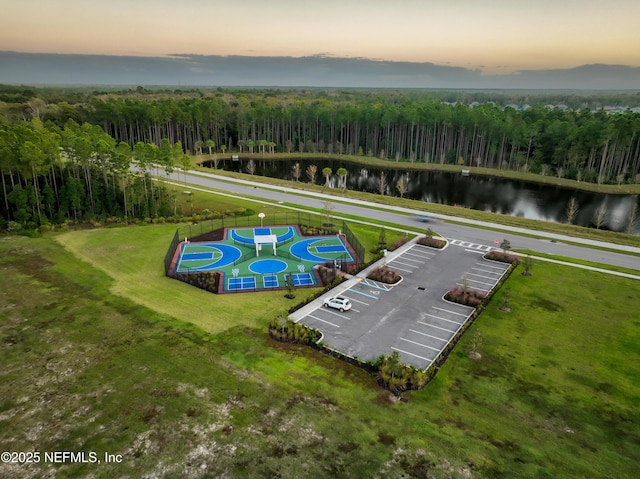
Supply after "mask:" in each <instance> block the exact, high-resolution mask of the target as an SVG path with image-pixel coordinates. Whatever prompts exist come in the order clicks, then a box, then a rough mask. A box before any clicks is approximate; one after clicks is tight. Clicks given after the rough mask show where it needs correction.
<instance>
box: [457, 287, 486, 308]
mask: <svg viewBox="0 0 640 479" xmlns="http://www.w3.org/2000/svg"><path fill="white" fill-rule="evenodd" d="M456 285H458V286H462V287H463V288H464V284H462V283H456ZM473 289H477V290H478V291H484V292H485V293H488V292H489V291H491V289H484V288H480V287H478V286H474V287H473ZM460 306H464V304H461V305H460ZM471 307H472V306H467V308H471Z"/></svg>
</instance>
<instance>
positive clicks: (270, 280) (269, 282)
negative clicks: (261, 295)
mask: <svg viewBox="0 0 640 479" xmlns="http://www.w3.org/2000/svg"><path fill="white" fill-rule="evenodd" d="M262 282H263V284H264V287H265V288H277V287H278V286H279V283H278V277H277V276H263V278H262Z"/></svg>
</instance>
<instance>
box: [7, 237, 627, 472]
mask: <svg viewBox="0 0 640 479" xmlns="http://www.w3.org/2000/svg"><path fill="white" fill-rule="evenodd" d="M148 228H149V229H148ZM156 228H157V230H156ZM162 228H164V227H131V228H122V229H121V230H122V232H121V234H125V233H126V231H128V233H129V236H131V237H140V236H145V235H149V236H153V235H156V234H158V235H159V234H160V233H157V232H154V233H153V234H151V233H148V231H152V232H153V231H160V230H161V229H162ZM113 231H120V230H118V229H114V230H110V231H106V230H103V231H102V233H103V235H104V236H101V235H97V232H86V231H82V232H74V233H68V234H67V235H64V237H65V239H64V241H63V243H64V244H65V245H69V244H77V245H85V247H83V248H84V254H83V257H82V261H81V260H79V259H78V258H77V257H75V256H74V255H72V254H71V253H70V251H74V254H75V251H76V249H75V247H74V248H73V249H72V248H69V249H66V250H65V249H63V248H62V247H61V246H60V244H59V243H58V242H57V241H53V240H52V239H51V238H37V239H29V238H23V237H11V238H3V239H1V240H0V272H1V274H0V291H2V295H3V296H2V297H3V304H2V306H0V338H2V340H1V341H0V351H1V355H0V358H1V362H2V368H0V398H2V399H1V402H0V447H1V448H2V449H3V450H23V451H26V450H40V451H53V450H71V451H97V452H98V453H100V454H102V453H103V452H110V453H112V454H123V462H122V463H120V464H100V465H97V464H66V465H52V464H38V465H30V466H27V465H22V466H20V465H10V464H9V465H7V464H3V465H0V477H44V476H49V477H53V476H54V475H56V474H57V477H86V476H89V475H91V476H92V477H193V478H199V477H230V478H258V477H260V478H262V477H283V478H289V477H296V478H297V477H301V478H305V477H308V478H315V477H344V478H370V477H374V478H375V477H379V478H400V477H404V478H409V477H417V478H418V477H434V478H469V477H473V478H486V477H492V478H493V477H495V478H513V477H522V478H536V479H537V478H544V477H548V478H567V479H569V478H571V479H573V478H576V477H585V478H587V477H588V478H616V479H617V478H632V477H636V472H637V464H638V461H639V460H640V448H639V447H638V445H639V444H640V428H638V427H637V426H638V424H639V421H640V413H639V412H638V409H637V404H638V403H639V402H638V401H640V386H638V384H637V378H638V377H640V362H639V361H638V358H639V357H640V317H639V315H638V312H637V311H638V309H637V307H635V305H637V304H638V302H639V301H640V288H638V282H637V281H634V280H630V279H625V278H619V277H614V276H607V275H604V274H601V273H594V272H589V271H584V270H579V269H575V268H570V267H564V266H558V265H552V264H546V263H542V262H540V263H538V262H536V263H535V265H534V269H533V276H532V277H523V276H521V275H520V274H519V270H517V271H516V272H515V273H514V274H513V275H512V277H511V278H510V279H509V281H508V282H507V287H508V288H509V290H510V294H511V301H510V306H511V308H512V312H511V313H502V312H500V311H499V310H498V308H497V307H498V306H499V305H500V303H501V299H502V295H503V294H504V291H505V290H504V289H503V290H502V291H501V292H500V293H499V294H498V296H497V297H496V299H495V300H494V302H493V303H492V304H491V305H490V307H489V308H488V309H487V310H486V311H485V312H484V313H483V314H482V315H481V316H480V317H479V318H478V320H477V321H476V323H474V325H473V326H472V327H471V329H470V331H469V332H468V333H467V334H466V335H465V336H464V337H463V339H462V341H461V342H460V343H459V344H458V346H457V347H456V349H455V350H454V352H453V353H452V355H451V356H450V357H449V359H448V361H447V362H446V363H445V365H444V366H443V367H442V368H441V370H440V372H439V373H438V375H437V376H436V378H435V380H434V381H433V382H431V383H430V384H429V385H428V386H427V387H426V388H425V389H424V390H421V391H415V392H410V393H407V394H405V399H406V400H407V402H395V401H391V400H390V398H389V395H388V394H387V393H386V392H384V391H383V390H381V389H380V388H379V387H378V386H377V385H376V384H375V381H374V380H373V378H371V377H370V376H369V375H368V374H366V373H365V372H363V371H361V370H359V369H357V368H355V367H352V366H350V365H347V364H345V363H343V362H341V361H338V360H336V359H334V358H332V357H329V356H326V355H323V354H321V353H319V352H316V351H314V350H311V349H310V348H305V347H296V346H287V345H282V344H279V343H275V342H273V341H272V340H270V339H269V338H268V337H267V335H266V334H265V330H266V323H265V320H264V319H262V318H263V317H264V315H265V314H264V312H258V313H246V311H251V308H252V306H251V305H250V304H249V303H250V302H251V301H254V300H255V298H256V297H260V295H261V294H262V293H258V294H256V295H232V296H230V297H231V298H235V301H237V302H239V303H242V305H241V306H236V308H237V311H240V312H241V313H243V317H242V318H240V319H239V320H238V323H237V324H238V325H237V326H235V327H234V326H233V325H231V324H227V327H226V328H224V331H222V330H221V329H219V330H218V332H216V333H215V334H211V333H207V332H204V331H202V329H201V328H199V327H195V326H192V325H188V324H187V323H185V322H184V321H183V320H180V319H176V318H177V316H176V317H171V316H170V315H167V314H162V313H159V312H158V311H161V310H170V304H171V303H172V302H173V299H174V298H173V297H172V296H170V295H161V294H158V295H157V296H155V297H154V301H151V303H153V304H152V306H153V308H150V307H146V306H141V305H139V304H136V303H134V302H133V301H131V300H129V299H127V298H126V297H124V296H123V295H122V294H120V293H118V294H114V292H116V291H118V290H117V286H116V285H117V282H118V280H117V279H114V278H112V277H110V275H111V273H109V275H107V274H105V272H104V271H102V270H99V269H97V268H96V267H94V266H92V264H90V263H89V262H87V261H86V260H85V258H84V255H88V256H91V253H90V251H92V248H97V247H98V246H97V245H98V244H99V243H100V241H103V242H105V243H106V244H103V245H102V247H103V248H107V251H110V250H109V248H112V247H115V246H110V243H109V241H110V240H111V239H113V238H117V237H114V236H109V235H110V234H113V233H112V232H113ZM169 231H172V230H171V228H169ZM143 232H144V233H143ZM89 233H92V234H89ZM76 234H79V235H80V236H82V238H83V239H82V240H81V241H80V240H75V241H74V240H72V239H71V237H73V235H76ZM94 235H95V236H94ZM67 236H68V237H67ZM125 236H126V235H125ZM96 238H97V239H96ZM147 240H148V241H149V242H153V241H151V239H150V238H147ZM118 244H127V245H129V248H128V250H130V251H132V252H137V254H138V255H143V253H142V252H141V251H138V250H136V249H135V248H134V247H133V246H135V245H136V244H137V243H135V242H134V243H122V242H119V243H118ZM81 249H82V248H81ZM133 256H135V255H134V254H133V253H132V257H131V258H130V260H131V261H141V260H140V259H137V260H136V259H134V257H133ZM93 261H94V264H102V263H101V262H104V260H100V261H97V260H95V259H94V260H93ZM139 264H142V263H139ZM116 269H118V268H116ZM134 270H135V268H133V267H131V268H130V272H129V273H128V276H131V275H135V271H134ZM160 270H161V268H160ZM167 281H170V280H167ZM136 291H142V292H144V291H146V290H144V289H140V290H136ZM189 291H190V292H192V293H193V294H198V292H197V290H193V289H191V288H190V289H189ZM128 294H131V293H128ZM214 298H215V299H216V300H217V299H218V298H219V296H215V297H214ZM243 298H246V299H243ZM236 314H237V313H236ZM251 314H255V316H251ZM227 315H228V313H227V312H226V311H223V310H222V308H214V309H213V311H212V312H211V313H210V318H212V319H211V320H212V321H213V320H214V319H215V318H217V317H218V316H222V317H225V316H227ZM228 321H230V319H225V320H223V321H221V323H220V324H222V323H226V322H228ZM214 322H215V321H214ZM476 334H479V335H480V336H481V337H482V339H483V342H482V346H481V347H480V352H481V353H482V359H481V360H479V361H475V360H472V359H470V358H469V357H468V355H467V352H468V351H469V350H470V342H471V339H472V338H473V337H474V335H476Z"/></svg>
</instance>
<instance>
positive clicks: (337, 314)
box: [322, 308, 351, 321]
mask: <svg viewBox="0 0 640 479" xmlns="http://www.w3.org/2000/svg"><path fill="white" fill-rule="evenodd" d="M322 311H324V312H325V313H330V314H334V315H336V316H338V317H340V318H344V319H346V320H347V321H351V318H350V317H349V316H345V315H344V314H340V313H337V312H335V311H331V309H329V308H324V309H323V310H322Z"/></svg>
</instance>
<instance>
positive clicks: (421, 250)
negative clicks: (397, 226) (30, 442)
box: [412, 244, 438, 256]
mask: <svg viewBox="0 0 640 479" xmlns="http://www.w3.org/2000/svg"><path fill="white" fill-rule="evenodd" d="M413 248H415V249H417V250H418V251H420V252H421V253H424V254H428V255H431V256H435V255H437V254H438V253H436V252H435V251H430V250H429V249H428V246H422V245H419V244H416V245H413ZM413 248H412V249H413Z"/></svg>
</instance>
